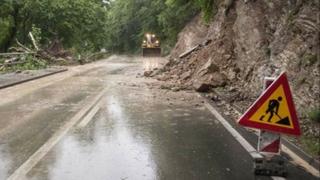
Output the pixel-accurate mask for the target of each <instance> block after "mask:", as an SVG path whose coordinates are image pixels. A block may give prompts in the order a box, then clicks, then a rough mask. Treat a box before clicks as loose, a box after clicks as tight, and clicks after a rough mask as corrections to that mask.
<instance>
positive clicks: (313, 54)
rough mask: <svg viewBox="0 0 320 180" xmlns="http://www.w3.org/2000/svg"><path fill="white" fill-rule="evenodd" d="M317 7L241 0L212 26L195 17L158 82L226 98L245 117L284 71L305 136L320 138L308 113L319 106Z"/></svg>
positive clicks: (306, 3) (223, 10)
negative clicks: (265, 81)
mask: <svg viewBox="0 0 320 180" xmlns="http://www.w3.org/2000/svg"><path fill="white" fill-rule="evenodd" d="M319 7H320V5H319V1H317V0H310V1H282V0H274V1H267V0H262V1H242V0H240V1H234V2H233V4H231V5H230V6H228V7H227V8H228V9H227V10H226V6H225V5H224V3H223V2H222V3H221V4H220V5H219V7H218V11H217V13H216V14H215V16H214V18H213V19H212V21H211V22H210V23H209V24H208V25H205V24H204V23H202V20H201V19H200V18H195V19H193V20H192V21H191V22H190V23H189V24H188V25H187V26H186V27H185V29H184V30H183V31H182V32H181V33H180V34H179V38H178V42H177V44H176V46H175V48H174V49H173V51H172V53H171V55H170V57H169V62H168V63H167V64H166V65H165V66H164V67H163V68H162V69H161V71H160V72H161V73H159V74H158V75H157V76H156V78H157V79H158V80H161V81H166V82H168V83H170V84H174V85H176V86H177V87H181V86H184V87H187V88H193V89H195V90H196V91H199V92H209V93H211V98H212V99H217V96H219V97H222V98H223V99H225V100H226V101H227V102H228V103H229V104H232V105H233V106H235V107H238V109H239V110H240V112H244V111H245V110H246V109H247V108H248V107H249V106H250V104H251V103H253V102H254V100H255V99H256V98H257V97H258V96H259V95H260V94H261V92H262V88H263V79H264V77H276V76H278V75H279V74H280V73H281V72H282V71H286V72H287V75H288V77H289V81H290V82H289V83H290V86H291V90H292V92H293V96H294V102H295V104H296V107H297V110H298V116H299V118H300V124H301V126H302V130H303V133H304V137H308V138H309V137H310V138H318V137H319V136H320V124H319V123H318V122H317V121H311V120H310V119H309V118H308V115H307V112H310V110H311V109H319V107H320V90H319V89H320V60H319V49H320V47H319V30H320V25H319V21H317V17H319ZM194 26H196V27H194ZM197 34H199V36H197ZM204 34H205V35H204ZM189 35H190V37H191V38H190V37H189ZM209 96H210V95H209ZM235 118H237V117H235ZM310 138H309V139H310ZM296 141H300V140H296ZM299 143H300V144H303V142H299ZM315 146H317V147H318V149H319V147H320V146H319V143H318V144H315ZM315 154H316V155H318V156H319V155H320V152H319V150H318V152H315Z"/></svg>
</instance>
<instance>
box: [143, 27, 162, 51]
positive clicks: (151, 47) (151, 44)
mask: <svg viewBox="0 0 320 180" xmlns="http://www.w3.org/2000/svg"><path fill="white" fill-rule="evenodd" d="M142 56H143V57H158V56H161V47H160V41H159V39H158V38H157V36H156V35H155V34H152V33H146V34H145V35H144V39H143V42H142Z"/></svg>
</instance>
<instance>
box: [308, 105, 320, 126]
mask: <svg viewBox="0 0 320 180" xmlns="http://www.w3.org/2000/svg"><path fill="white" fill-rule="evenodd" d="M308 117H309V118H310V120H312V121H314V122H318V123H320V108H316V109H312V110H311V111H310V112H309V113H308Z"/></svg>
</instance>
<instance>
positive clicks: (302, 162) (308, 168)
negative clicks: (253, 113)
mask: <svg viewBox="0 0 320 180" xmlns="http://www.w3.org/2000/svg"><path fill="white" fill-rule="evenodd" d="M198 96H199V97H202V96H201V95H199V94H198ZM202 98H203V97H202ZM205 101H206V99H205ZM205 103H206V106H209V107H211V108H213V107H212V106H211V105H210V104H209V103H207V102H205ZM207 108H208V107H207ZM213 109H214V108H213ZM209 110H210V109H209ZM214 110H215V109H214ZM210 111H211V110H210ZM215 111H216V110H215ZM211 112H212V111H211ZM216 112H217V111H216ZM212 113H213V114H214V112H212ZM217 113H218V112H217ZM237 113H240V112H239V111H237ZM218 114H219V113H218ZM240 114H241V113H240ZM219 116H221V115H220V114H219ZM221 118H222V119H224V118H223V117H222V116H221ZM219 121H220V120H219ZM224 121H226V120H224ZM229 125H230V124H229ZM246 129H249V130H250V131H252V132H253V133H255V134H256V135H258V133H259V131H258V130H256V129H252V128H246ZM281 150H282V151H283V152H285V153H286V154H288V155H289V156H290V157H291V158H292V159H293V161H294V162H295V163H296V164H298V165H299V166H301V167H303V168H304V169H305V170H306V171H308V172H309V173H311V174H312V175H314V176H316V177H320V171H319V169H316V168H314V167H313V166H311V165H310V164H309V163H308V162H306V161H305V160H303V159H301V158H300V157H299V156H298V155H297V154H295V153H294V152H292V151H291V150H290V149H289V148H288V147H287V146H285V145H284V144H281ZM248 152H249V151H248ZM277 178H278V177H277ZM279 178H281V177H279Z"/></svg>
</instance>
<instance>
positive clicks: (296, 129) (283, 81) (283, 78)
mask: <svg viewBox="0 0 320 180" xmlns="http://www.w3.org/2000/svg"><path fill="white" fill-rule="evenodd" d="M280 85H283V89H284V93H285V96H286V100H287V103H288V109H289V112H290V116H291V118H292V123H293V129H292V128H286V127H280V126H273V125H270V124H264V123H259V122H254V121H251V120H249V118H250V117H251V116H252V115H253V114H254V113H255V112H256V111H257V110H258V109H259V108H260V107H261V106H262V105H263V103H264V102H265V101H266V100H268V98H269V97H270V96H271V95H272V93H273V92H274V91H275V90H276V89H277V88H278V87H279V86H280ZM238 123H239V124H240V125H243V126H247V127H252V128H256V129H263V130H269V131H273V132H278V133H284V134H289V135H296V136H300V135H301V131H300V126H299V122H298V117H297V113H296V109H295V106H294V103H293V99H292V94H291V90H290V86H289V83H288V79H287V75H286V73H285V72H283V73H281V75H280V76H279V77H278V78H277V79H276V80H275V81H274V82H273V83H272V84H271V85H270V86H269V87H268V88H267V89H266V90H265V91H264V92H263V94H261V96H260V97H259V98H258V99H257V100H256V101H255V102H254V103H253V105H251V107H250V108H249V109H248V110H247V111H246V112H245V113H244V114H243V115H242V116H241V117H240V119H239V120H238Z"/></svg>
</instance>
